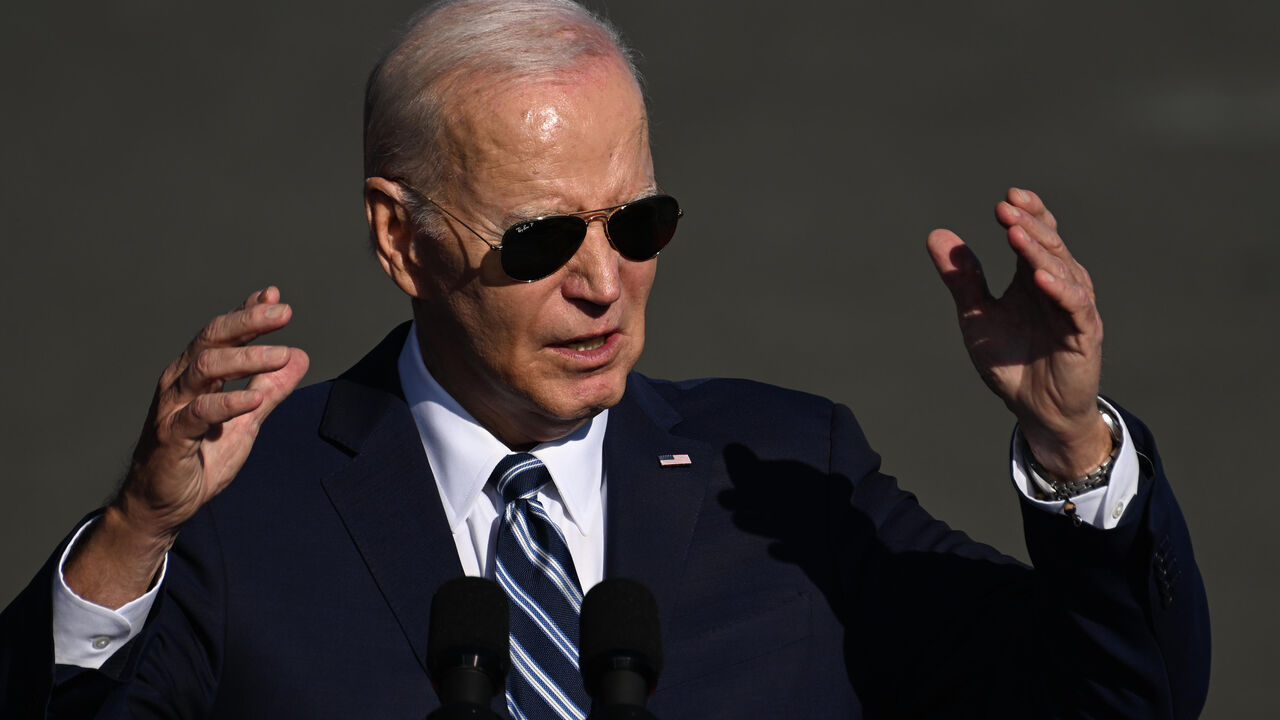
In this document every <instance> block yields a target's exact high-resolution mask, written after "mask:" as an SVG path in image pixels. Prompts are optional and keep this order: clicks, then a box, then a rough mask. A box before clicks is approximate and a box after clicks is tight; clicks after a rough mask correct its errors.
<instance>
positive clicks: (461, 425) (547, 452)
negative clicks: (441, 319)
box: [398, 322, 609, 534]
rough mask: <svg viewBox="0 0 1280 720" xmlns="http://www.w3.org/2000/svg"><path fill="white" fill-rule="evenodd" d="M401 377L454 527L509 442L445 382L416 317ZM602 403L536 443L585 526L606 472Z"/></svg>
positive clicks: (584, 528)
mask: <svg viewBox="0 0 1280 720" xmlns="http://www.w3.org/2000/svg"><path fill="white" fill-rule="evenodd" d="M398 367H399V370H400V385H401V388H402V389H403V390H404V397H405V400H407V401H408V403H409V410H410V411H411V412H412V413H413V422H414V424H416V425H417V426H418V436H419V437H420V438H421V440H422V449H423V450H425V451H426V453H427V462H428V463H429V464H430V465H431V472H432V474H434V475H435V480H436V485H437V486H438V487H439V489H440V497H441V499H442V500H443V504H444V512H445V517H446V518H447V519H448V521H449V527H450V529H451V530H453V531H455V532H456V531H457V530H458V528H459V526H461V525H462V523H464V522H465V521H466V519H467V516H468V515H469V514H470V513H471V508H472V506H473V505H474V504H475V503H476V501H477V500H478V498H479V496H480V494H481V493H482V492H484V486H485V484H486V483H487V482H488V481H489V474H490V473H492V472H493V468H494V467H496V466H497V465H498V461H499V460H501V459H502V458H503V457H505V456H507V455H509V454H510V453H511V449H510V448H508V447H507V446H506V445H504V444H503V443H502V441H501V440H498V438H496V437H494V436H493V434H492V433H490V432H489V431H488V430H486V429H485V428H484V427H483V426H482V425H481V424H480V423H479V422H477V421H476V419H475V418H473V417H472V416H471V413H469V412H467V411H466V410H465V409H464V408H463V407H462V405H460V404H459V403H458V401H457V400H454V399H453V396H451V395H450V394H449V393H448V392H446V391H445V389H444V388H443V387H441V385H440V383H439V382H437V381H436V379H435V378H434V377H432V376H431V373H430V372H429V371H428V370H427V365H426V363H425V362H424V361H423V359H422V351H421V349H420V348H419V347H418V324H417V322H414V323H413V326H412V327H411V328H410V329H409V337H408V338H407V339H406V340H405V343H404V349H402V350H401V351H400V359H399V363H398ZM608 415H609V411H608V410H605V411H603V412H601V413H600V414H599V415H596V416H595V417H593V418H591V420H590V421H589V422H587V423H586V424H584V425H583V426H582V427H580V428H578V429H577V430H576V431H574V432H573V433H571V434H569V435H567V436H565V437H563V438H560V439H559V440H556V441H553V442H549V443H542V444H540V445H537V446H535V447H534V448H533V449H532V450H530V452H531V453H533V454H534V455H535V456H537V458H538V459H539V460H541V461H542V462H543V464H544V465H546V467H547V470H548V471H549V472H550V473H551V480H552V483H553V484H554V485H555V489H556V491H557V492H558V493H559V495H560V499H561V501H562V502H563V503H564V508H565V512H566V514H567V515H568V516H569V519H570V520H571V521H572V522H573V523H574V524H575V525H577V526H578V530H579V531H580V532H582V533H584V534H587V533H590V532H591V531H592V530H593V528H591V527H589V523H590V522H591V520H590V519H591V518H594V517H597V516H599V515H600V513H599V512H596V510H597V509H598V506H599V504H600V488H601V482H602V481H603V477H604V431H605V426H606V425H607V424H608Z"/></svg>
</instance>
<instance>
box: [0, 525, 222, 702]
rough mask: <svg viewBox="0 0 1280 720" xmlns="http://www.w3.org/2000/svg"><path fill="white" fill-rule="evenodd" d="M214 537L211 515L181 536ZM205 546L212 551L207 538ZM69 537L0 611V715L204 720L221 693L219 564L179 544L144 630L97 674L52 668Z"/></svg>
mask: <svg viewBox="0 0 1280 720" xmlns="http://www.w3.org/2000/svg"><path fill="white" fill-rule="evenodd" d="M210 534H213V535H216V533H213V528H212V518H211V517H210V514H209V513H207V512H202V513H200V514H198V515H197V516H196V517H195V518H193V519H192V521H191V522H189V523H188V525H187V526H185V527H184V528H183V536H184V537H189V536H193V535H201V536H206V535H210ZM203 539H204V540H205V541H206V542H204V543H203V545H204V546H205V547H209V546H210V545H209V544H208V542H207V541H208V540H209V539H210V538H208V537H205V538H203ZM69 540H70V536H68V538H67V540H64V541H63V542H62V543H61V544H60V545H59V547H58V549H57V550H55V551H54V553H53V555H52V556H51V557H50V558H49V560H48V562H46V563H45V565H44V567H42V568H41V570H40V572H39V573H38V574H37V575H36V577H35V578H34V579H33V580H32V581H31V583H30V584H29V585H28V586H27V587H26V589H25V590H23V592H22V593H21V594H20V595H19V596H18V597H17V598H16V599H14V601H13V602H12V603H11V604H10V605H9V607H7V608H6V609H5V610H4V612H3V613H2V614H0V638H3V640H0V688H2V690H0V717H6V718H8V717H13V718H45V717H47V718H117V717H129V718H138V717H141V718H149V717H156V718H187V717H200V716H203V715H204V714H205V713H206V711H207V709H208V707H209V706H210V704H211V702H212V698H213V694H214V688H215V687H216V677H217V673H218V670H219V657H220V647H221V641H222V632H221V627H222V625H221V623H222V607H223V604H222V602H221V598H222V592H223V591H222V588H221V585H222V578H221V575H220V564H219V563H218V562H217V561H216V557H215V558H214V559H213V560H210V559H209V555H207V554H204V555H196V554H192V553H188V552H185V547H186V546H187V543H185V542H184V541H183V540H181V539H180V540H179V542H178V544H177V545H175V547H174V550H173V551H171V554H170V560H171V562H170V563H169V574H168V575H167V577H166V579H165V582H164V584H163V585H162V587H161V592H160V594H159V596H158V597H157V598H156V602H155V605H153V606H152V609H151V614H150V615H149V616H148V618H147V622H146V625H145V626H144V628H143V629H142V631H141V632H140V633H139V634H138V635H137V636H136V637H134V638H133V639H132V640H131V641H129V642H128V643H127V644H125V645H124V646H123V647H121V648H120V649H119V650H117V651H116V652H115V653H114V654H113V655H112V656H111V658H110V659H109V660H107V662H106V663H104V664H103V666H102V668H100V669H97V670H94V669H87V668H79V667H73V666H66V665H55V664H54V651H53V630H52V628H53V618H52V602H53V599H52V588H53V582H54V578H55V576H56V573H57V564H58V561H59V559H60V558H61V556H62V552H63V550H64V548H65V546H66V543H67V542H69ZM213 546H215V547H216V542H215V543H214V545H213Z"/></svg>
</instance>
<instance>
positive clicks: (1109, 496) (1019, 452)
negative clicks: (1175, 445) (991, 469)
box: [1010, 398, 1139, 530]
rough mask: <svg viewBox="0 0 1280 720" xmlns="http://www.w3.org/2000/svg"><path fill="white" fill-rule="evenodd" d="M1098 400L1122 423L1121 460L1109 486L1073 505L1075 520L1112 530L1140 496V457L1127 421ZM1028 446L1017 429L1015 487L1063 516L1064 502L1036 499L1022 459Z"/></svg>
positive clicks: (1035, 501)
mask: <svg viewBox="0 0 1280 720" xmlns="http://www.w3.org/2000/svg"><path fill="white" fill-rule="evenodd" d="M1098 400H1099V402H1101V403H1102V404H1104V405H1106V406H1107V408H1109V409H1110V410H1111V412H1112V413H1113V414H1114V415H1115V417H1116V419H1117V420H1119V421H1120V431H1121V434H1122V435H1123V438H1122V444H1121V446H1120V456H1119V457H1117V458H1116V464H1115V466H1113V467H1112V468H1111V478H1110V479H1109V480H1108V481H1107V484H1106V485H1103V486H1102V487H1100V488H1094V489H1093V490H1090V491H1088V492H1086V493H1082V494H1080V495H1077V496H1075V497H1073V498H1071V502H1072V503H1074V504H1075V506H1076V516H1077V517H1079V518H1080V519H1081V520H1082V521H1084V522H1086V523H1088V524H1090V525H1092V526H1094V527H1096V528H1101V529H1103V530H1110V529H1111V528H1114V527H1115V526H1116V525H1119V524H1120V518H1122V517H1124V511H1125V508H1127V507H1129V503H1130V502H1131V501H1132V500H1133V496H1134V495H1137V494H1138V475H1139V471H1138V453H1137V451H1136V450H1134V448H1133V439H1132V438H1131V437H1129V428H1128V427H1127V426H1126V425H1125V424H1124V418H1122V417H1120V413H1119V412H1118V411H1117V410H1116V409H1115V407H1114V406H1113V405H1112V404H1111V403H1109V402H1107V401H1106V400H1103V399H1101V398H1099V399H1098ZM1025 446H1026V444H1025V443H1023V442H1022V430H1021V429H1020V428H1019V429H1015V430H1014V432H1013V448H1012V450H1011V453H1010V454H1011V455H1012V460H1011V461H1010V462H1011V465H1012V472H1013V484H1014V485H1015V486H1016V487H1017V488H1018V492H1021V493H1022V494H1023V496H1024V497H1026V498H1027V500H1029V501H1030V502H1031V503H1032V504H1033V505H1035V506H1036V507H1038V508H1040V509H1042V510H1044V511H1045V512H1051V513H1061V512H1062V506H1063V504H1064V502H1065V501H1063V500H1038V499H1036V496H1035V488H1034V483H1033V482H1032V480H1031V476H1030V472H1029V471H1028V469H1027V464H1026V458H1025V457H1024V456H1023V448H1024V447H1025Z"/></svg>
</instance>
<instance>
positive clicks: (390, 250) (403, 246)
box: [364, 177, 418, 297]
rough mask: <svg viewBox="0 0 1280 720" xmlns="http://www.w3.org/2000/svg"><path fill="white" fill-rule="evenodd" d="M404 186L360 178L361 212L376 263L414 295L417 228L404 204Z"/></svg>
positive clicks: (416, 285) (401, 287)
mask: <svg viewBox="0 0 1280 720" xmlns="http://www.w3.org/2000/svg"><path fill="white" fill-rule="evenodd" d="M403 198H404V189H403V188H401V187H400V185H399V184H398V183H394V182H392V181H390V180H388V179H386V178H381V177H370V178H365V179H364V214H365V219H366V220H367V221H368V223H369V235H370V236H371V237H372V238H373V249H374V252H376V253H377V254H378V262H380V263H382V270H383V271H384V272H386V273H387V276H388V277H390V278H391V280H392V281H393V282H395V284H396V285H398V286H399V287H400V289H401V290H403V291H404V292H405V293H407V294H408V295H410V296H411V297H418V281H417V274H416V270H417V269H418V263H417V251H416V248H415V245H414V238H415V237H416V235H417V232H416V230H417V228H416V226H415V225H414V223H413V221H412V220H411V219H410V217H409V211H408V209H407V208H405V205H404V201H403Z"/></svg>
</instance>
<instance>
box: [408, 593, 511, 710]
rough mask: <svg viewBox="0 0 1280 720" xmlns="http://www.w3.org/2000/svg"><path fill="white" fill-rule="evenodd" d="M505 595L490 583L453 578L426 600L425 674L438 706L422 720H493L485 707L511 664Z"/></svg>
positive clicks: (501, 682) (508, 621)
mask: <svg viewBox="0 0 1280 720" xmlns="http://www.w3.org/2000/svg"><path fill="white" fill-rule="evenodd" d="M508 612H509V610H508V608H507V595H506V593H504V592H502V588H501V587H499V586H498V584H497V583H496V582H494V581H492V580H485V579H484V578H477V577H460V578H454V579H453V580H450V581H449V582H447V583H445V584H444V585H441V586H440V589H439V590H437V591H436V594H435V597H433V598H432V599H431V628H430V630H429V634H428V635H427V671H428V672H429V673H430V674H431V684H432V686H433V687H435V689H436V694H437V695H439V696H440V707H439V708H438V709H437V710H435V711H434V712H432V713H431V714H430V715H428V716H427V720H454V719H455V718H470V719H472V720H477V719H482V720H499V716H498V714H497V713H495V712H494V711H493V710H492V709H491V708H490V707H489V703H490V701H491V700H492V698H493V696H494V694H495V693H496V692H498V690H500V689H501V688H502V685H503V682H504V681H505V679H506V677H507V669H508V668H509V667H510V665H511V659H510V655H509V652H510V650H509V647H508V639H507V638H508V633H509V628H510V623H511V619H510V617H509V616H508Z"/></svg>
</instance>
